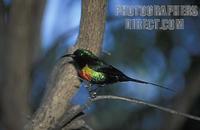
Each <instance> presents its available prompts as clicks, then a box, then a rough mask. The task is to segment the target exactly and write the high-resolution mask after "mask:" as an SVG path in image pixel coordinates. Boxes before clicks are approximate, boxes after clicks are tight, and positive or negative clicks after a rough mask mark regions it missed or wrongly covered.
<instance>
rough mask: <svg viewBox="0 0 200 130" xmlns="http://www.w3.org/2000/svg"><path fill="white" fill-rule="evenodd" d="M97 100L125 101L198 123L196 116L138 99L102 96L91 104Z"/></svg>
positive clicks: (199, 119)
mask: <svg viewBox="0 0 200 130" xmlns="http://www.w3.org/2000/svg"><path fill="white" fill-rule="evenodd" d="M99 100H122V101H127V102H130V103H135V104H140V105H144V106H148V107H152V108H155V109H158V110H161V111H164V112H167V113H170V114H173V115H178V116H182V117H186V118H189V119H192V120H196V121H200V117H198V116H193V115H190V114H186V113H182V112H179V111H175V110H173V109H170V108H165V107H162V106H159V105H155V104H152V103H148V102H146V101H143V100H140V99H137V98H126V97H119V96H112V95H102V96H97V97H96V98H94V99H91V101H92V102H95V101H99ZM89 104H90V103H89ZM86 105H88V104H86Z"/></svg>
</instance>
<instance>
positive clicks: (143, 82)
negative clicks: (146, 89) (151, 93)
mask: <svg viewBox="0 0 200 130" xmlns="http://www.w3.org/2000/svg"><path fill="white" fill-rule="evenodd" d="M128 81H132V82H136V83H142V84H151V85H154V86H157V87H160V88H163V89H166V90H168V91H171V92H176V91H175V90H173V89H171V88H167V87H164V86H161V85H158V84H155V83H151V82H146V81H142V80H138V79H133V78H130V77H128Z"/></svg>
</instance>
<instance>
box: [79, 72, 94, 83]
mask: <svg viewBox="0 0 200 130" xmlns="http://www.w3.org/2000/svg"><path fill="white" fill-rule="evenodd" d="M79 76H80V77H81V78H82V79H85V80H87V81H91V80H92V77H91V76H90V75H89V74H87V73H86V72H84V71H80V72H79Z"/></svg>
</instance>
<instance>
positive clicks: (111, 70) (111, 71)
mask: <svg viewBox="0 0 200 130" xmlns="http://www.w3.org/2000/svg"><path fill="white" fill-rule="evenodd" d="M96 71H98V72H102V73H105V74H107V75H113V76H122V75H124V74H123V73H122V72H121V71H120V70H118V69H116V68H115V67H113V66H112V65H106V64H105V65H104V66H101V67H99V68H96Z"/></svg>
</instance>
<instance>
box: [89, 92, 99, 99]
mask: <svg viewBox="0 0 200 130" xmlns="http://www.w3.org/2000/svg"><path fill="white" fill-rule="evenodd" d="M89 94H90V98H96V97H97V93H96V92H89Z"/></svg>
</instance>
